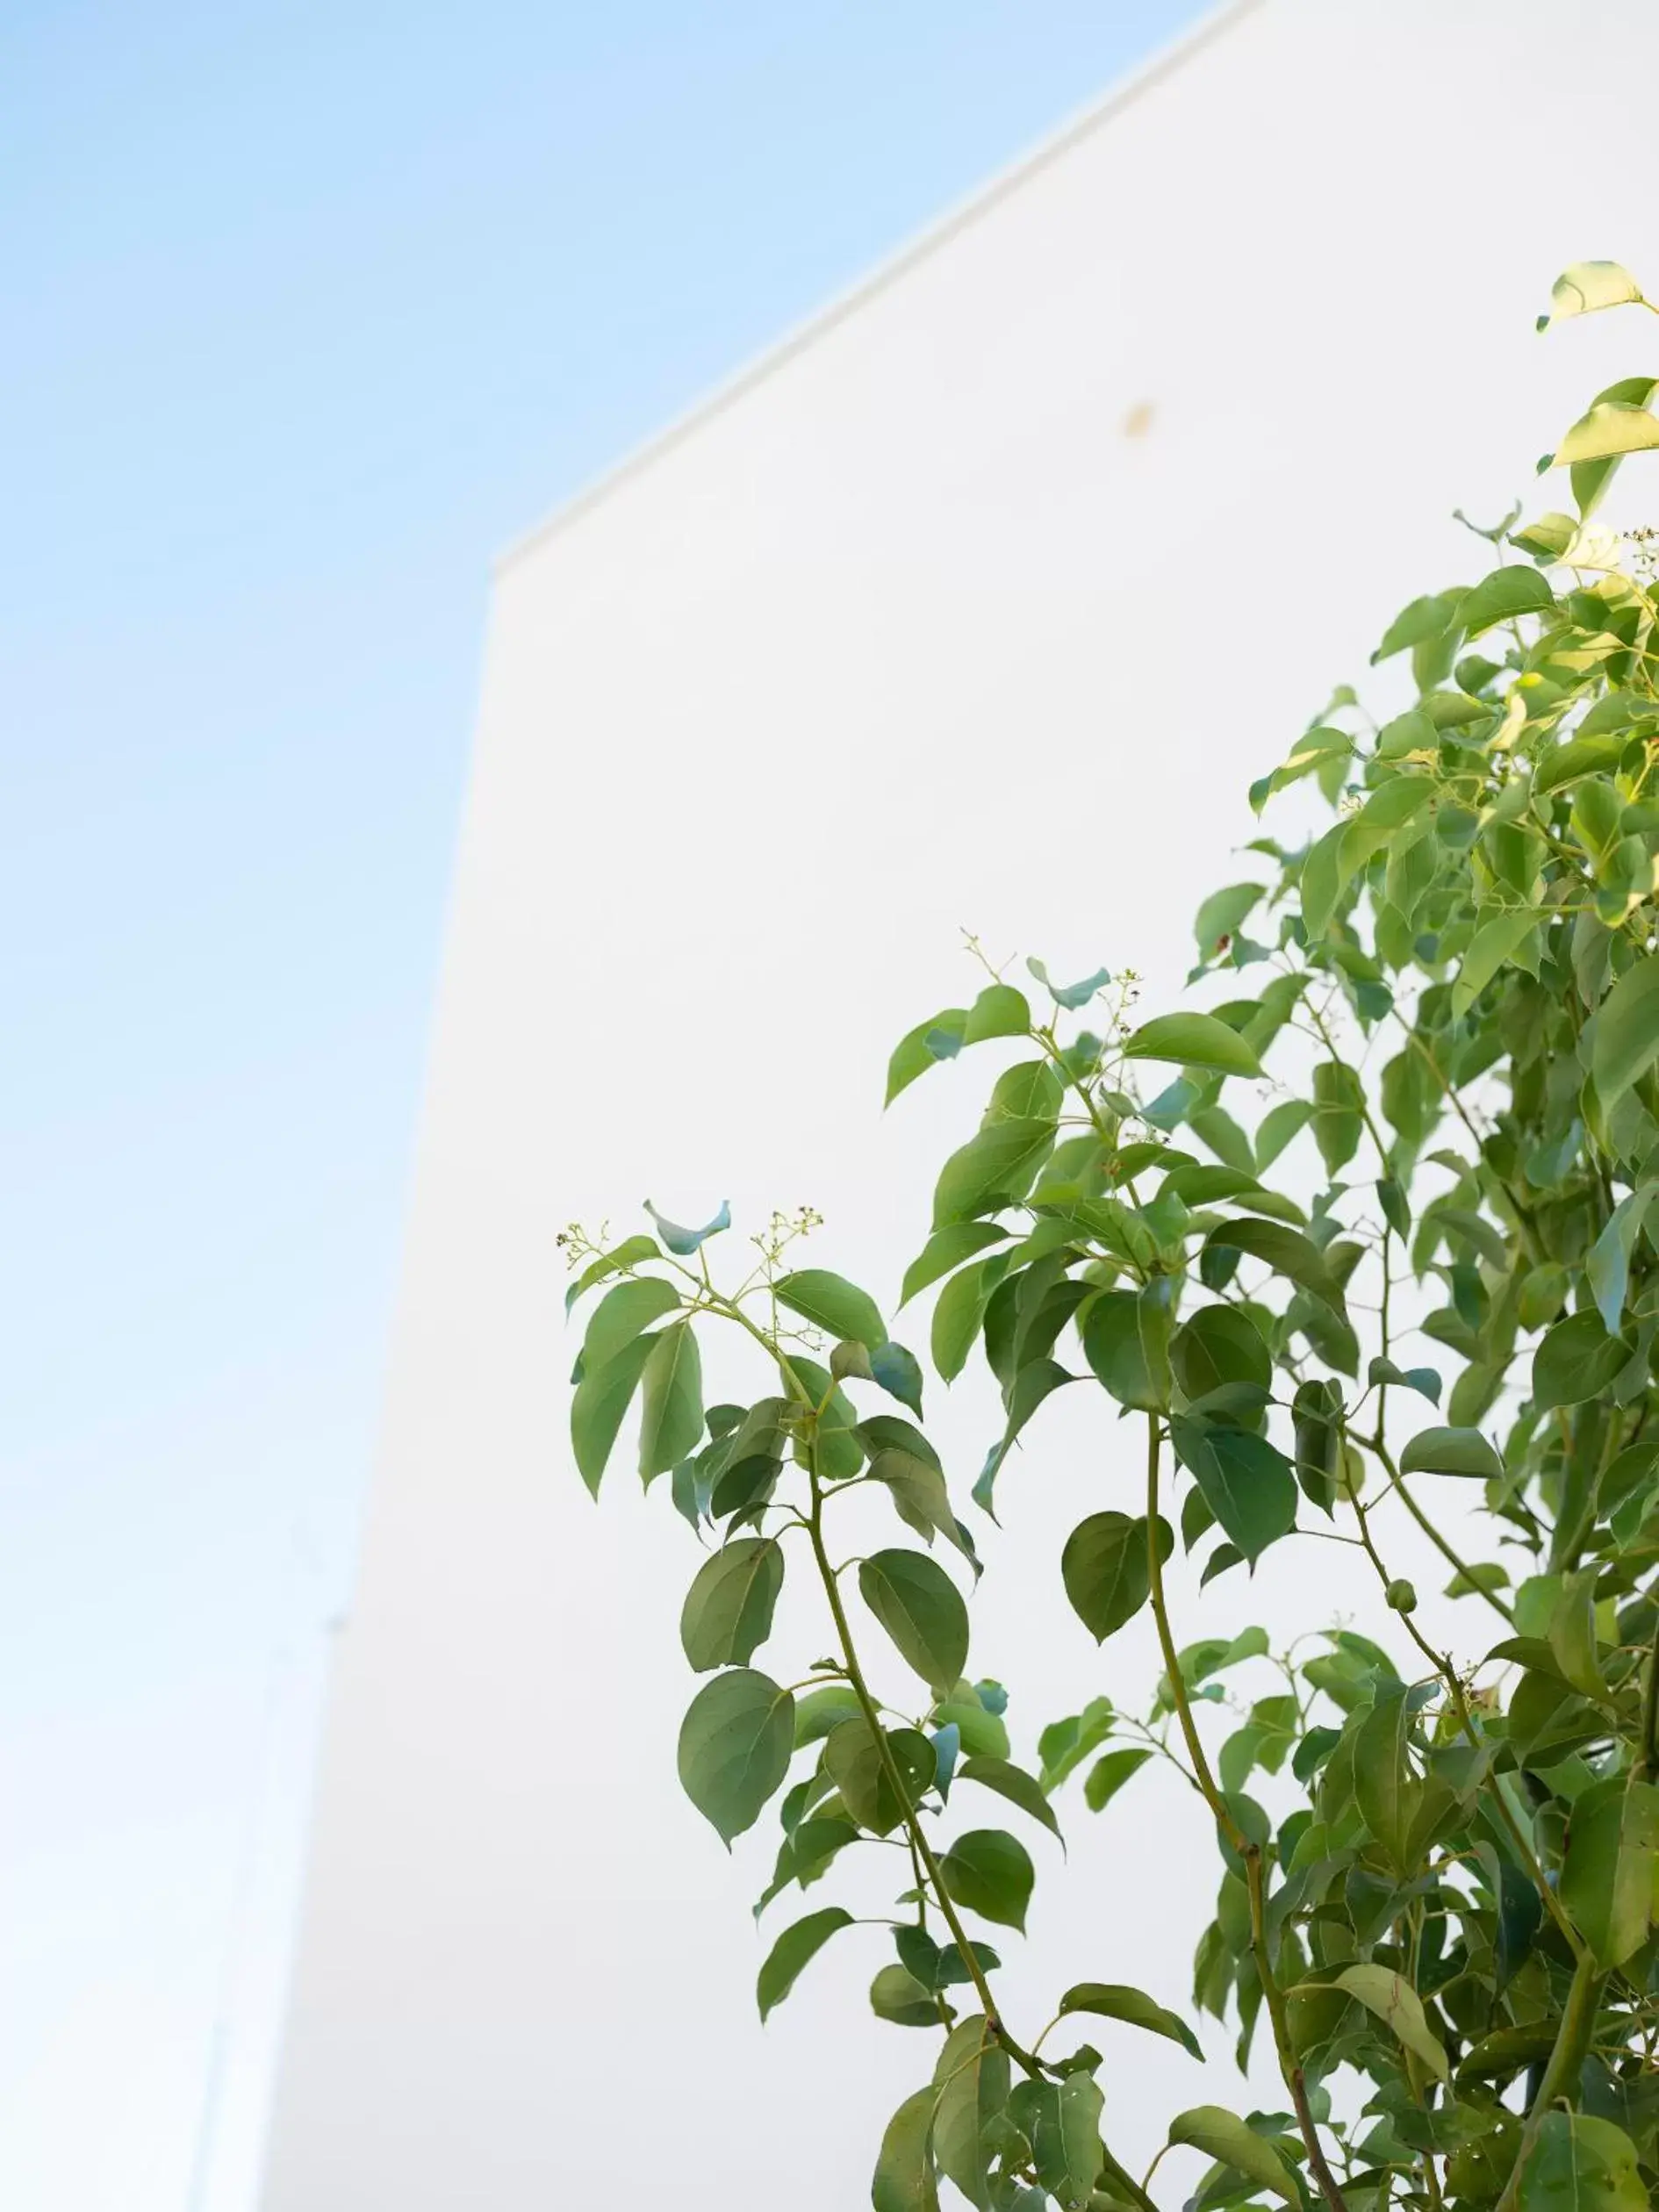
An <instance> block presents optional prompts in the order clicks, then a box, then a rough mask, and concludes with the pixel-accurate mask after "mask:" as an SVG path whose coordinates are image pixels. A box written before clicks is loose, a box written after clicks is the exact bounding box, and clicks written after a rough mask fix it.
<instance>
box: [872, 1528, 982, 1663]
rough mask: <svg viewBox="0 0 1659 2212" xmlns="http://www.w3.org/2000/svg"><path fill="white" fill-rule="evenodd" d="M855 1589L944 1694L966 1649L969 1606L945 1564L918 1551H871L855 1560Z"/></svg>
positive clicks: (900, 1647)
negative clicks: (856, 1569) (857, 1565)
mask: <svg viewBox="0 0 1659 2212" xmlns="http://www.w3.org/2000/svg"><path fill="white" fill-rule="evenodd" d="M858 1589H859V1591H860V1593H861V1594H862V1596H863V1598H864V1602H865V1605H868V1606H869V1608H870V1610H871V1612H873V1614H874V1615H875V1617H876V1619H877V1620H879V1621H880V1623H881V1626H882V1627H884V1628H885V1629H886V1630H887V1634H888V1635H889V1636H891V1637H892V1639H893V1641H894V1645H895V1646H896V1648H897V1649H898V1653H899V1656H900V1657H901V1659H902V1660H904V1662H905V1663H906V1664H907V1665H909V1666H911V1667H914V1668H915V1670H916V1673H917V1674H919V1675H920V1676H921V1677H922V1679H923V1682H925V1683H926V1684H927V1685H928V1687H929V1688H930V1690H932V1691H936V1692H937V1695H938V1696H940V1697H944V1695H945V1694H946V1693H947V1692H948V1691H950V1690H951V1689H952V1686H953V1685H954V1684H956V1683H957V1682H959V1680H960V1679H961V1677H962V1675H963V1672H964V1671H965V1670H966V1666H967V1653H968V1617H967V1607H966V1605H964V1604H963V1602H962V1596H961V1592H960V1591H959V1590H958V1589H957V1586H956V1584H954V1583H953V1582H952V1580H951V1577H950V1576H948V1575H947V1574H946V1573H945V1571H944V1569H943V1568H942V1567H940V1566H939V1565H938V1564H937V1562H935V1561H933V1560H931V1559H929V1558H928V1557H927V1556H926V1555H925V1554H923V1553H922V1552H913V1551H880V1552H873V1553H872V1554H871V1555H870V1557H869V1558H867V1559H865V1560H864V1561H862V1562H860V1564H859V1567H858Z"/></svg>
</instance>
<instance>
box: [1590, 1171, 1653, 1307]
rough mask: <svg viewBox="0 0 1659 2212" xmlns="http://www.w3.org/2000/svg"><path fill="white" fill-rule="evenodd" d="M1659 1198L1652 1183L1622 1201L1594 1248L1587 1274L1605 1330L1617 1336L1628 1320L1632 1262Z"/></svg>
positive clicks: (1634, 1191) (1610, 1217)
mask: <svg viewBox="0 0 1659 2212" xmlns="http://www.w3.org/2000/svg"><path fill="white" fill-rule="evenodd" d="M1656 1196H1659V1183H1648V1185H1647V1186H1646V1187H1645V1188H1644V1189H1641V1190H1633V1191H1632V1192H1631V1194H1630V1196H1628V1197H1627V1198H1621V1199H1620V1202H1619V1203H1618V1204H1617V1205H1616V1206H1615V1207H1614V1208H1613V1210H1612V1213H1611V1214H1610V1215H1609V1216H1608V1217H1607V1225H1606V1227H1605V1229H1604V1230H1603V1231H1602V1232H1601V1234H1600V1236H1598V1238H1597V1239H1596V1241H1595V1243H1594V1245H1592V1246H1591V1253H1590V1258H1589V1260H1587V1261H1586V1262H1585V1266H1584V1274H1585V1276H1586V1278H1587V1280H1588V1282H1589V1283H1590V1289H1591V1296H1593V1297H1594V1299H1595V1301H1596V1311H1598V1313H1599V1314H1600V1316H1601V1320H1602V1326H1603V1327H1604V1328H1605V1330H1606V1332H1607V1333H1608V1335H1609V1336H1613V1335H1616V1334H1617V1332H1618V1330H1619V1325H1620V1322H1621V1321H1622V1320H1623V1318H1624V1311H1625V1298H1626V1295H1627V1291H1628V1289H1629V1288H1630V1259H1631V1254H1632V1253H1634V1250H1635V1246H1636V1239H1637V1238H1638V1237H1639V1236H1640V1235H1641V1227H1642V1224H1643V1222H1644V1221H1645V1220H1646V1219H1647V1216H1648V1207H1649V1205H1650V1204H1651V1203H1653V1200H1654V1199H1655V1197H1656Z"/></svg>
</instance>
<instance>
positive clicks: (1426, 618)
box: [1371, 592, 1463, 668]
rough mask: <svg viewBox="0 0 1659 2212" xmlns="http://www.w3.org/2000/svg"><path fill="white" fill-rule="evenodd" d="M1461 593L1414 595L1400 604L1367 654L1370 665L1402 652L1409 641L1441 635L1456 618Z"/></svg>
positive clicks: (1413, 643) (1421, 641)
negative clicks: (1399, 609) (1373, 650)
mask: <svg viewBox="0 0 1659 2212" xmlns="http://www.w3.org/2000/svg"><path fill="white" fill-rule="evenodd" d="M1462 597H1463V594H1462V592H1437V593H1434V594H1433V597H1432V598H1427V599H1414V600H1412V601H1411V605H1410V606H1409V607H1403V608H1402V609H1401V611H1400V612H1399V613H1398V614H1397V615H1396V616H1395V618H1394V620H1393V621H1391V622H1390V624H1389V626H1388V628H1387V629H1386V630H1385V631H1384V632H1383V643H1381V644H1380V645H1379V646H1378V647H1377V649H1376V650H1375V653H1373V654H1372V656H1371V665H1372V666H1373V668H1375V666H1376V664H1377V663H1378V662H1379V661H1385V660H1388V659H1390V657H1392V656H1393V655H1394V654H1396V653H1404V652H1405V651H1407V650H1409V649H1410V648H1411V647H1412V646H1413V645H1423V644H1426V643H1429V642H1430V641H1431V640H1432V639H1434V638H1439V637H1443V636H1445V634H1446V632H1447V630H1448V629H1449V628H1451V626H1452V624H1453V622H1454V621H1455V619H1456V615H1457V610H1458V607H1459V605H1460V604H1461V602H1462Z"/></svg>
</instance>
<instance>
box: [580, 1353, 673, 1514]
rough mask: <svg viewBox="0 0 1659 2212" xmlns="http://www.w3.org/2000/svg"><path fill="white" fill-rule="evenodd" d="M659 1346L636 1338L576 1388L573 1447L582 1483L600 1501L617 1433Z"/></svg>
mask: <svg viewBox="0 0 1659 2212" xmlns="http://www.w3.org/2000/svg"><path fill="white" fill-rule="evenodd" d="M656 1344H657V1339H656V1338H655V1337H649V1336H641V1337H636V1338H635V1339H634V1341H633V1342H632V1343H631V1344H630V1345H628V1347H627V1348H626V1349H625V1350H624V1351H621V1352H619V1353H618V1354H617V1355H616V1357H615V1359H614V1360H612V1361H609V1362H608V1364H607V1365H606V1366H604V1367H602V1368H597V1369H595V1368H588V1369H587V1370H586V1372H585V1374H584V1375H583V1376H582V1379H581V1381H580V1382H579V1383H578V1384H577V1386H576V1393H575V1396H574V1397H572V1398H571V1448H572V1450H573V1451H574V1453H575V1454H576V1464H577V1468H578V1471H579V1473H580V1475H581V1477H582V1480H583V1481H584V1482H585V1483H586V1484H587V1487H588V1489H589V1490H591V1491H592V1492H593V1495H594V1497H598V1495H599V1486H600V1476H602V1475H603V1474H604V1472H605V1463H606V1462H607V1460H608V1459H609V1458H610V1455H611V1450H612V1447H614V1444H615V1442H616V1432H617V1431H618V1429H620V1428H621V1426H622V1417H623V1416H624V1414H626V1412H627V1411H628V1406H629V1405H630V1404H631V1403H632V1402H633V1397H634V1393H635V1391H636V1390H637V1389H638V1388H639V1378H640V1376H641V1375H643V1373H644V1371H645V1362H646V1361H648V1360H649V1359H650V1356H651V1354H652V1352H653V1350H654V1349H655V1348H656Z"/></svg>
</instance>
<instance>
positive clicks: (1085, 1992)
mask: <svg viewBox="0 0 1659 2212" xmlns="http://www.w3.org/2000/svg"><path fill="white" fill-rule="evenodd" d="M1059 2008H1060V2010H1061V2012H1062V2013H1075V2012H1086V2013H1097V2014H1099V2015H1100V2017H1101V2018H1102V2019H1103V2020H1126V2021H1127V2022H1129V2023H1130V2025H1131V2027H1134V2028H1146V2029H1150V2030H1151V2031H1152V2033H1153V2035H1154V2036H1168V2038H1169V2040H1170V2042H1171V2043H1179V2044H1180V2045H1181V2048H1182V2050H1189V2051H1191V2053H1192V2055H1193V2057H1194V2058H1203V2055H1204V2054H1203V2045H1202V2044H1201V2043H1199V2041H1198V2038H1197V2036H1195V2035H1194V2033H1193V2031H1192V2029H1190V2028H1189V2026H1188V2025H1187V2023H1186V2022H1185V2021H1184V2020H1183V2019H1182V2018H1181V2015H1180V2014H1179V2013H1173V2012H1169V2011H1167V2010H1166V2008H1165V2007H1163V2006H1162V2005H1160V2004H1158V2003H1156V2002H1155V2001H1154V2000H1153V1999H1152V1998H1150V1997H1149V1996H1147V1994H1146V1991H1145V1990H1144V1989H1134V1988H1131V1986H1130V1985H1129V1984H1128V1983H1127V1982H1079V1983H1077V1985H1076V1986H1074V1988H1071V1989H1068V1990H1067V1993H1066V1994H1065V1995H1064V1996H1063V1997H1062V1998H1061V1999H1060V2000H1059Z"/></svg>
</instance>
